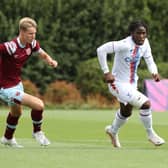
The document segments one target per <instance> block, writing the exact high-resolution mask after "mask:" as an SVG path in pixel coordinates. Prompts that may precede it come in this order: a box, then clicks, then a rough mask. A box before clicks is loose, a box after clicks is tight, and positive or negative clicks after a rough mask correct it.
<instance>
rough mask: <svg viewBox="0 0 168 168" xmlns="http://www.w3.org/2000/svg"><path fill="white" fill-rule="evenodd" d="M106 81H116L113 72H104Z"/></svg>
mask: <svg viewBox="0 0 168 168" xmlns="http://www.w3.org/2000/svg"><path fill="white" fill-rule="evenodd" d="M104 78H105V81H106V82H107V83H113V82H114V81H115V78H114V76H113V75H112V74H111V72H107V73H105V74H104Z"/></svg>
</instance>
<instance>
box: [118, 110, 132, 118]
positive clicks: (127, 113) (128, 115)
mask: <svg viewBox="0 0 168 168" xmlns="http://www.w3.org/2000/svg"><path fill="white" fill-rule="evenodd" d="M120 113H121V115H122V116H123V117H125V118H128V117H130V116H131V114H132V111H130V110H125V111H120Z"/></svg>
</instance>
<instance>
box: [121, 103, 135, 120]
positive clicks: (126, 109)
mask: <svg viewBox="0 0 168 168" xmlns="http://www.w3.org/2000/svg"><path fill="white" fill-rule="evenodd" d="M120 113H121V115H122V116H123V117H126V118H128V117H130V116H131V115H132V105H130V104H127V105H126V106H125V105H124V104H122V103H120Z"/></svg>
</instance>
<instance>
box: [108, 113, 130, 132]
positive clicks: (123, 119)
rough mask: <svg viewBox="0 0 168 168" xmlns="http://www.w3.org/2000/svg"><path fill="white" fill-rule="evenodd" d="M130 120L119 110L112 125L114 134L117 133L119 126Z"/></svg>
mask: <svg viewBox="0 0 168 168" xmlns="http://www.w3.org/2000/svg"><path fill="white" fill-rule="evenodd" d="M127 120H128V118H126V117H123V116H122V115H121V113H120V110H118V111H117V112H116V115H115V119H114V121H113V122H112V126H111V129H112V132H113V133H114V134H117V132H118V130H119V128H120V127H121V126H122V125H124V124H125V122H126V121H127Z"/></svg>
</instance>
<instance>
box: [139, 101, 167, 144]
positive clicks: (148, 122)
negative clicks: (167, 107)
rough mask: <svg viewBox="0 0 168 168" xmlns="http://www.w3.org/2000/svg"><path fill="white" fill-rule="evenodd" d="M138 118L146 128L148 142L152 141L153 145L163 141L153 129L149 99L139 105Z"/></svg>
mask: <svg viewBox="0 0 168 168" xmlns="http://www.w3.org/2000/svg"><path fill="white" fill-rule="evenodd" d="M139 114H140V119H141V121H142V123H143V125H144V127H145V129H146V132H147V135H148V139H149V141H150V142H152V143H153V144H154V145H156V146H159V145H162V144H164V143H165V141H164V139H162V138H161V137H159V136H158V135H157V134H156V132H155V131H154V129H153V126H152V112H151V105H150V101H149V100H148V101H146V102H145V103H144V104H143V105H142V106H141V107H140V113H139Z"/></svg>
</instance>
